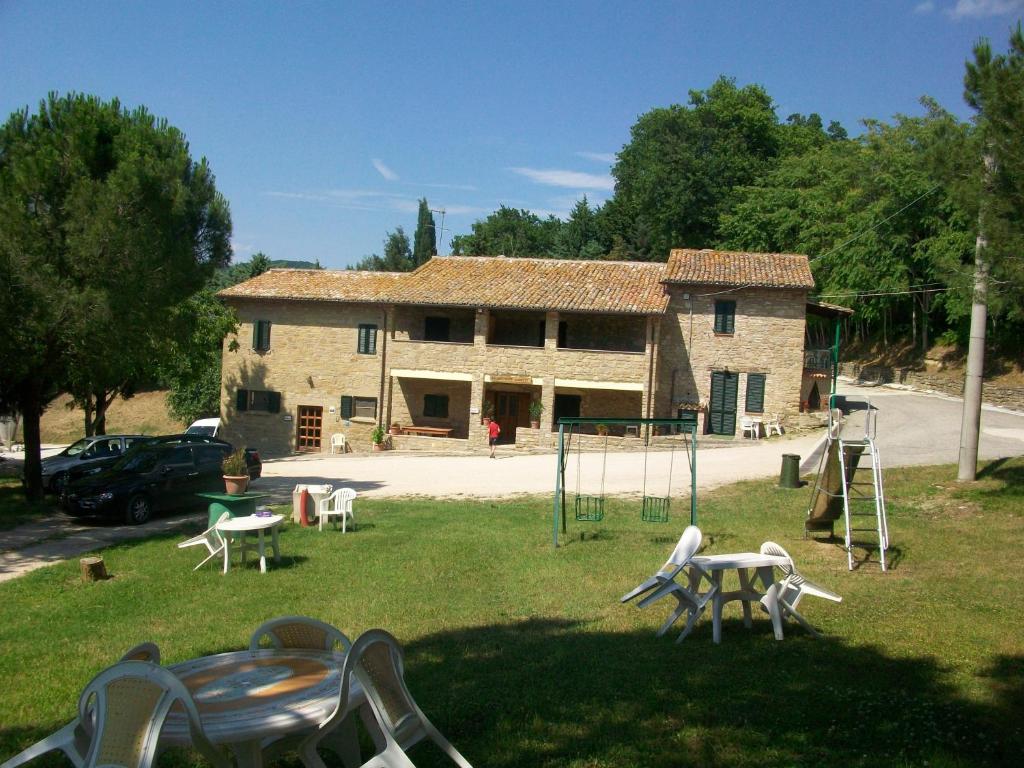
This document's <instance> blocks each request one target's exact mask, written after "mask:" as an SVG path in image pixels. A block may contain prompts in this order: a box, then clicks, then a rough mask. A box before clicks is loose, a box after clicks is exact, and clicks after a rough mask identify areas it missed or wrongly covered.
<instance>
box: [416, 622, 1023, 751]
mask: <svg viewBox="0 0 1024 768" xmlns="http://www.w3.org/2000/svg"><path fill="white" fill-rule="evenodd" d="M723 640H724V641H723V644H722V645H719V646H715V645H713V644H712V643H711V639H710V622H704V623H703V624H702V625H699V628H698V630H697V631H696V632H695V633H694V635H692V636H691V637H690V638H688V639H687V640H686V641H684V642H683V644H681V645H678V646H677V645H674V644H673V642H672V641H671V639H670V638H668V637H665V638H655V637H654V636H653V634H648V633H635V632H634V633H622V634H617V633H602V632H590V631H586V630H585V628H584V627H583V626H581V625H579V624H575V623H573V622H569V621H556V620H533V621H524V622H520V623H516V624H510V625H507V626H486V627H479V628H474V629H465V630H457V631H453V632H446V633H440V634H435V635H430V636H427V637H425V638H423V639H421V640H417V641H415V642H412V643H410V644H409V645H408V647H407V658H406V664H407V681H408V682H409V686H410V689H411V690H412V691H413V695H414V696H416V697H417V700H418V701H419V702H420V704H421V706H423V707H424V709H425V710H426V711H427V713H428V714H429V715H430V717H431V718H432V719H433V720H434V722H435V724H437V725H438V726H439V727H440V729H441V731H442V732H443V733H446V734H447V735H448V736H449V737H450V738H451V740H452V741H453V742H454V743H455V744H456V746H458V747H459V749H460V750H461V751H462V752H463V753H464V754H465V755H466V757H467V758H468V759H469V760H470V762H472V763H474V764H475V765H481V764H486V765H491V766H545V765H579V766H584V765H586V766H664V767H665V768H668V767H669V766H672V767H676V766H745V765H750V766H754V765H758V766H762V765H836V764H853V765H860V764H872V765H879V764H887V765H892V764H900V765H904V764H909V765H913V764H921V765H923V764H926V762H927V764H930V765H932V766H935V765H952V764H956V765H1000V764H1012V763H1013V756H1014V755H1016V756H1018V757H1019V755H1020V754H1021V749H1022V748H1024V741H1022V738H1021V733H1020V725H1019V724H1020V714H1021V704H1022V685H1021V681H1022V677H1024V659H1021V658H1020V657H1004V658H1002V659H1000V660H999V661H998V662H997V663H996V665H995V666H994V668H993V669H992V670H991V671H990V677H991V681H990V684H991V686H992V688H993V689H994V691H995V693H996V696H995V697H994V701H995V703H994V704H991V705H983V704H979V703H977V702H973V701H968V700H966V699H964V698H962V697H961V696H960V695H959V693H958V691H957V689H956V688H955V687H954V686H953V685H952V684H951V682H950V681H949V680H948V679H947V677H946V672H945V671H944V670H943V669H942V668H941V667H940V666H939V665H938V664H937V663H936V662H935V661H934V660H932V659H927V658H915V659H908V658H893V657H890V656H887V655H886V654H885V653H883V652H882V651H880V650H879V649H877V648H873V647H854V646H850V645H848V644H846V643H844V642H842V641H841V640H838V639H824V640H815V639H813V638H811V637H809V636H807V635H806V634H805V633H803V631H802V630H801V629H800V628H799V627H795V626H791V627H788V634H787V638H786V640H785V641H783V642H781V643H776V642H775V641H774V640H773V639H772V637H771V631H770V626H769V625H768V622H755V626H754V628H753V629H752V630H745V629H744V628H743V627H742V622H740V621H739V620H734V621H731V622H730V621H727V622H726V623H725V625H724V628H723ZM413 759H414V761H416V764H417V765H418V766H421V768H426V766H429V765H433V764H434V763H432V762H421V761H420V760H419V759H418V756H417V755H416V754H415V753H414V755H413ZM437 764H438V765H440V764H441V763H440V762H439V763H437Z"/></svg>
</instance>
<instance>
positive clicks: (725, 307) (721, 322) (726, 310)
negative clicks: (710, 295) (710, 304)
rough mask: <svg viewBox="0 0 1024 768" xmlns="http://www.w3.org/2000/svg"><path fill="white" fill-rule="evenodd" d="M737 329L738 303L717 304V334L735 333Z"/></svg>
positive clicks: (722, 302)
mask: <svg viewBox="0 0 1024 768" xmlns="http://www.w3.org/2000/svg"><path fill="white" fill-rule="evenodd" d="M735 329H736V302H735V301H716V302H715V333H733V332H735Z"/></svg>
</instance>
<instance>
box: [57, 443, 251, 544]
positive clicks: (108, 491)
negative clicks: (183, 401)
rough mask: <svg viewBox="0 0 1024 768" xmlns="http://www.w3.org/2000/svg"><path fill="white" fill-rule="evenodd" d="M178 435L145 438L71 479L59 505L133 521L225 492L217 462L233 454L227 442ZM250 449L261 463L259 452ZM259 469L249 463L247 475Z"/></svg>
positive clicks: (88, 514)
mask: <svg viewBox="0 0 1024 768" xmlns="http://www.w3.org/2000/svg"><path fill="white" fill-rule="evenodd" d="M168 437H170V438H172V439H170V440H168V439H167V438H168ZM180 438H181V436H180V435H172V436H165V437H160V438H154V439H150V440H147V441H146V442H144V443H140V444H138V445H136V446H135V447H134V448H132V449H131V450H130V451H128V452H127V453H126V454H125V455H124V456H122V457H121V459H120V460H119V461H118V462H117V463H116V464H114V465H113V466H112V467H109V468H108V469H105V470H103V471H102V472H98V473H96V474H93V475H88V476H86V477H82V478H80V479H78V480H73V481H70V482H69V483H68V484H67V485H66V486H65V488H64V494H63V495H62V496H61V504H62V506H63V507H64V509H65V510H66V511H67V512H68V514H70V515H73V516H76V517H92V516H99V517H121V518H122V519H124V521H125V522H127V523H131V524H136V525H137V524H139V523H144V522H146V521H147V520H149V518H150V517H151V516H152V515H153V513H154V512H159V511H163V510H165V509H173V508H176V507H187V506H196V505H198V504H199V503H200V500H199V499H197V498H196V494H197V493H205V492H216V491H223V490H224V480H223V474H224V473H223V472H222V470H221V462H223V461H224V457H225V456H227V455H228V454H229V453H231V450H232V448H231V444H230V443H226V442H224V441H223V440H209V439H206V440H202V441H192V440H181V439H180ZM252 454H254V456H253V458H254V459H255V461H256V462H259V454H256V453H255V451H252ZM249 457H250V454H249V452H247V453H246V458H247V459H249ZM254 466H255V469H254ZM261 469H262V464H255V465H250V470H249V471H250V476H253V473H254V471H255V476H256V477H259V474H260V470H261Z"/></svg>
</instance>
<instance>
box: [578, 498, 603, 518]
mask: <svg viewBox="0 0 1024 768" xmlns="http://www.w3.org/2000/svg"><path fill="white" fill-rule="evenodd" d="M576 519H577V520H585V521H587V522H591V523H599V522H601V521H602V520H604V496H577V497H576Z"/></svg>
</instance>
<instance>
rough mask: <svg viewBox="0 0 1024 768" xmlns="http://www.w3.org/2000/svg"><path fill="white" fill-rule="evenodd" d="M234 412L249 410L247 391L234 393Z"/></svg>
mask: <svg viewBox="0 0 1024 768" xmlns="http://www.w3.org/2000/svg"><path fill="white" fill-rule="evenodd" d="M235 410H238V411H247V410H249V390H247V389H240V390H238V392H236V393H235Z"/></svg>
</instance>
